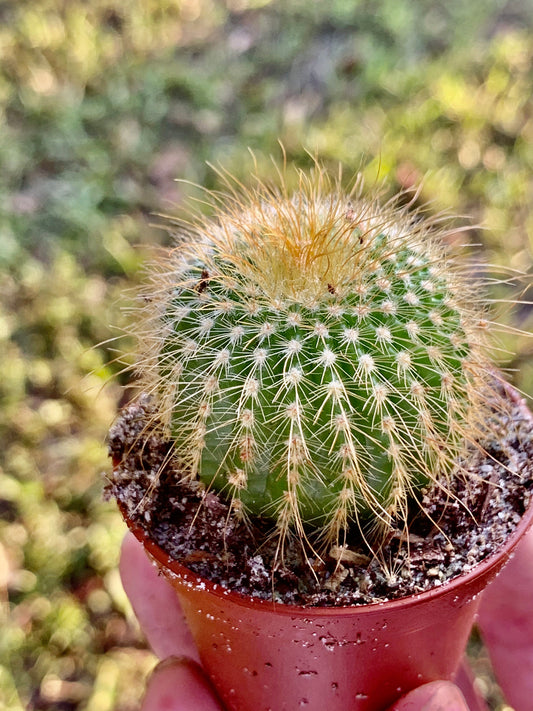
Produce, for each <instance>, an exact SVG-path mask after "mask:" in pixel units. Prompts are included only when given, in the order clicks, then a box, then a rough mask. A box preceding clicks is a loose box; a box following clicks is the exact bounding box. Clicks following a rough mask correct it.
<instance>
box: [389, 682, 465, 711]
mask: <svg viewBox="0 0 533 711" xmlns="http://www.w3.org/2000/svg"><path fill="white" fill-rule="evenodd" d="M388 711H468V706H467V705H466V702H465V700H464V697H463V695H462V694H461V692H460V691H459V689H458V688H457V687H456V686H455V684H452V682H451V681H432V682H430V683H429V684H424V685H423V686H419V687H418V688H416V689H413V691H410V692H409V693H408V694H406V695H405V696H402V698H401V699H400V700H399V701H397V702H396V703H395V704H394V705H393V706H391V707H390V708H389V709H388Z"/></svg>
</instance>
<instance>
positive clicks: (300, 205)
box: [139, 167, 488, 544]
mask: <svg viewBox="0 0 533 711" xmlns="http://www.w3.org/2000/svg"><path fill="white" fill-rule="evenodd" d="M296 175H297V180H296V187H295V189H294V191H289V190H288V188H287V187H286V186H285V184H284V181H280V182H281V183H282V184H281V185H279V186H278V187H270V186H267V185H265V184H263V183H261V182H258V183H256V185H255V187H254V188H253V189H251V190H250V191H247V190H245V189H243V188H240V187H236V188H235V189H231V184H230V183H228V185H229V186H230V189H229V190H228V193H227V194H224V195H220V194H216V195H215V196H213V201H212V202H213V203H214V207H215V213H216V214H215V216H214V217H212V218H201V217H198V218H197V219H196V220H195V221H194V223H193V224H189V225H188V227H187V228H184V233H183V234H182V235H181V237H180V239H179V241H178V243H177V246H176V247H175V249H173V250H172V251H171V252H170V253H169V254H168V257H167V258H166V259H164V260H163V261H162V262H161V264H160V265H159V267H158V268H157V269H155V270H154V272H153V274H152V277H153V278H152V279H151V284H150V287H149V288H148V290H147V293H146V295H147V296H148V297H149V298H148V299H146V301H147V306H146V307H145V311H146V313H145V316H146V317H145V318H144V319H143V320H142V321H143V326H142V328H140V329H139V331H140V332H141V342H142V344H143V349H144V357H143V358H142V359H141V361H140V365H139V370H140V372H141V375H142V383H143V387H144V389H145V390H149V391H150V392H152V393H153V395H154V397H155V399H156V402H157V404H158V408H159V413H160V417H162V419H163V420H164V422H165V423H166V424H167V425H168V428H169V431H170V434H171V436H172V439H173V441H174V453H175V456H176V458H177V461H178V462H179V464H180V470H181V472H182V475H183V476H184V477H189V478H193V479H199V480H200V481H201V482H203V483H204V484H205V486H206V487H207V488H209V489H214V490H216V491H218V492H219V493H220V494H221V495H222V496H223V497H224V498H226V499H227V500H228V501H229V502H231V503H232V505H233V507H234V510H235V512H236V513H237V514H241V515H243V516H246V515H248V514H256V515H260V516H262V517H265V518H270V519H272V521H273V526H274V528H275V529H277V531H278V533H279V535H280V540H283V539H284V538H285V536H286V535H287V534H288V533H289V532H290V531H293V532H295V533H296V534H297V535H299V536H300V537H301V538H309V537H310V536H311V537H314V540H317V541H323V543H324V544H328V543H331V542H338V541H341V542H342V541H343V540H345V536H346V533H347V532H348V531H349V530H350V529H351V528H352V529H357V528H359V530H362V531H364V532H365V535H367V536H372V535H380V536H382V535H383V534H384V533H386V532H387V530H389V529H390V527H391V526H393V525H397V524H398V521H400V522H405V521H406V520H407V517H408V507H409V506H410V505H411V502H412V501H416V500H417V499H420V495H419V492H420V490H421V489H423V488H424V487H426V486H427V485H428V484H430V483H432V482H434V481H436V480H437V479H439V481H443V480H444V481H445V477H446V474H447V473H448V472H449V471H450V468H451V465H452V462H453V460H454V458H455V457H456V456H457V455H458V453H459V452H460V450H461V447H462V446H463V445H464V442H465V440H467V439H469V438H472V437H473V434H472V433H475V430H476V427H477V423H480V422H481V421H482V420H483V417H484V415H483V409H482V408H483V405H482V402H481V400H482V399H483V395H482V394H480V393H482V391H483V383H484V381H486V380H487V378H486V377H485V376H486V373H487V372H488V365H487V364H486V361H485V357H484V355H483V340H484V339H483V337H482V332H483V330H484V326H485V322H484V320H483V318H482V317H481V316H480V312H479V309H478V307H477V305H476V304H477V301H478V298H477V295H476V293H475V289H474V288H473V287H472V286H471V285H470V284H469V282H468V281H467V279H466V278H465V277H464V276H463V271H464V270H463V269H462V268H460V267H458V266H457V264H456V263H455V262H454V261H453V260H452V258H451V257H450V255H449V254H448V252H447V250H446V249H445V247H444V241H445V240H443V236H445V235H446V232H445V228H442V227H439V224H440V223H439V220H433V221H430V220H427V219H425V218H424V217H423V215H422V214H420V213H416V212H415V213H413V211H412V210H411V209H410V207H409V206H407V207H401V206H400V203H401V200H400V199H398V198H395V199H393V200H390V201H388V202H387V203H385V204H383V205H381V204H380V203H379V200H378V198H376V197H375V196H374V197H373V196H368V195H366V194H365V190H364V189H363V187H362V182H361V181H359V180H358V181H356V183H355V187H353V188H352V190H351V191H348V193H346V192H343V190H342V189H341V186H340V181H337V180H334V179H331V178H329V177H328V176H327V174H326V173H325V171H324V170H323V169H321V168H320V167H315V169H314V170H313V171H311V172H310V173H309V174H306V173H303V172H298V171H297V172H296ZM404 197H405V196H404ZM443 477H444V479H443Z"/></svg>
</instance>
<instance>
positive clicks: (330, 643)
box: [319, 637, 335, 652]
mask: <svg viewBox="0 0 533 711" xmlns="http://www.w3.org/2000/svg"><path fill="white" fill-rule="evenodd" d="M319 639H320V641H321V642H322V644H323V645H324V647H325V648H326V649H327V650H328V652H333V650H334V649H335V640H334V639H331V638H330V637H320V638H319Z"/></svg>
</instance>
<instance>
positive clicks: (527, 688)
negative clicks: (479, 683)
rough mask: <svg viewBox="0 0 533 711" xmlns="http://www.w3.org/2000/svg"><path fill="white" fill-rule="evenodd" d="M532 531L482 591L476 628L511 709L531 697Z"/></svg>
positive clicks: (524, 709) (520, 708)
mask: <svg viewBox="0 0 533 711" xmlns="http://www.w3.org/2000/svg"><path fill="white" fill-rule="evenodd" d="M532 590H533V530H531V531H529V533H528V534H527V535H526V537H525V538H524V539H523V540H522V542H521V543H520V544H519V546H518V547H517V549H516V553H515V555H514V558H513V559H512V560H510V561H509V563H508V564H507V565H506V567H505V569H504V570H503V572H502V573H501V575H499V576H498V577H497V578H496V580H495V581H494V582H493V583H491V584H490V585H489V587H488V588H487V589H486V590H485V592H484V593H483V598H482V600H481V605H480V610H479V627H480V630H481V633H482V635H483V639H484V640H485V643H486V645H487V647H488V650H489V654H490V657H491V661H492V664H493V667H494V671H495V674H496V677H497V679H498V681H499V683H500V686H501V687H502V689H503V692H504V694H505V697H506V700H507V702H508V703H509V704H510V705H511V706H512V707H513V708H514V709H515V711H528V710H530V709H531V699H532V698H533V674H531V670H532V669H533V603H532V599H531V591H532Z"/></svg>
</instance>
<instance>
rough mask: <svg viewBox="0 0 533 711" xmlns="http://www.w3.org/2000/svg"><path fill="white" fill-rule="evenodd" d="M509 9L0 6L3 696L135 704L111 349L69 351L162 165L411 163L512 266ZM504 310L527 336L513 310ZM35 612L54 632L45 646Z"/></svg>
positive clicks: (517, 173) (520, 132) (409, 170)
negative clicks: (110, 477)
mask: <svg viewBox="0 0 533 711" xmlns="http://www.w3.org/2000/svg"><path fill="white" fill-rule="evenodd" d="M509 7H510V8H511V9H512V11H511V10H509V9H506V8H507V4H506V3H504V4H503V5H502V3H501V2H499V1H498V2H496V0H494V1H492V0H491V1H490V2H487V0H473V1H472V2H469V3H464V2H459V0H453V1H452V2H448V3H437V2H435V1H434V0H423V2H419V3H413V2H411V0H394V1H392V0H387V1H385V0H380V1H379V2H371V1H370V0H366V1H362V0H359V1H358V2H353V3H349V2H344V0H335V1H334V2H331V3H324V2H316V3H312V2H311V3H310V2H304V1H303V0H290V1H289V2H281V1H280V0H270V2H269V1H268V0H231V2H230V0H228V2H215V1H214V0H179V1H178V0H157V2H156V0H130V1H128V2H122V3H118V2H116V0H93V1H92V2H90V3H87V2H84V1H82V0H69V2H68V3H67V2H61V3H60V2H58V1H57V0H34V1H33V2H19V1H17V0H8V1H7V2H3V3H2V4H1V6H0V54H1V56H2V62H1V65H0V164H1V167H2V170H1V171H0V269H1V270H2V274H1V276H0V294H1V297H0V304H1V305H0V354H1V355H0V367H1V372H2V378H1V382H0V399H1V403H2V407H1V408H0V436H1V438H2V443H3V447H2V454H1V462H0V466H1V471H0V507H1V512H2V521H1V522H0V540H1V548H0V554H2V555H5V557H6V561H7V562H6V564H5V565H4V566H3V569H5V570H6V571H7V573H6V575H5V576H4V578H2V583H1V584H2V586H5V587H6V588H7V593H8V595H9V606H8V607H5V608H2V619H1V623H2V642H1V645H0V655H1V659H0V697H4V696H5V698H6V699H7V701H6V704H7V707H8V708H9V709H18V708H26V707H28V708H30V709H43V710H44V709H52V708H59V707H62V708H69V709H80V710H81V709H89V710H90V711H92V710H93V709H99V711H101V709H111V708H113V707H116V708H117V709H120V710H122V711H123V710H124V709H133V708H137V707H138V698H139V695H140V693H141V691H140V689H141V687H142V682H143V678H144V676H143V675H144V674H145V673H146V672H147V670H148V669H149V667H150V665H152V664H153V659H152V658H151V657H149V656H147V655H146V653H144V652H141V651H140V650H138V649H136V648H135V645H138V644H139V641H138V638H135V637H134V636H133V633H132V632H131V631H130V632H128V628H127V627H126V623H125V622H124V601H123V598H122V597H121V596H120V593H118V592H117V587H118V585H117V582H116V577H113V575H112V574H111V573H110V572H108V571H112V570H113V569H114V566H115V563H116V559H117V544H118V541H119V539H120V537H121V535H122V532H123V528H122V524H121V523H120V522H119V518H118V516H117V515H116V514H115V512H114V510H113V508H112V507H109V506H108V505H106V504H103V503H101V502H100V492H101V483H100V482H99V480H98V472H100V471H102V470H104V469H105V468H106V467H107V460H106V452H105V444H104V440H105V433H106V430H107V429H108V427H109V423H110V422H111V420H112V418H113V413H114V411H115V408H116V401H117V399H118V389H117V388H116V387H115V388H114V387H111V388H108V389H106V390H104V392H103V394H101V395H99V396H98V397H97V393H98V392H99V391H100V389H101V387H102V385H103V384H104V382H105V381H106V380H107V378H108V377H109V376H110V375H111V374H112V373H116V372H117V371H118V370H119V369H120V367H121V366H120V365H119V364H110V361H111V360H112V359H113V358H114V357H115V354H116V346H115V345H113V344H112V343H108V344H107V345H104V346H101V347H100V348H98V349H96V350H95V351H91V350H90V349H91V347H92V346H93V345H94V344H95V343H99V342H101V341H106V340H108V339H109V338H113V337H114V336H115V333H114V332H113V331H110V329H109V324H110V323H116V324H118V323H120V314H119V313H118V306H117V303H118V301H119V300H120V302H121V303H122V304H123V303H124V295H123V291H124V288H125V285H126V284H127V285H131V284H132V283H134V282H135V281H136V280H137V273H138V267H139V264H140V263H141V262H142V261H143V257H144V252H145V249H144V248H145V247H146V246H149V245H151V244H154V243H162V242H164V240H166V235H165V233H164V232H163V231H160V230H157V229H154V228H153V227H151V223H154V222H159V220H158V219H157V218H155V217H154V216H153V215H154V213H155V214H157V213H168V212H173V211H175V205H176V204H177V203H179V202H180V201H181V199H182V196H183V194H184V192H187V191H188V188H186V187H184V186H183V185H180V184H177V183H175V182H174V178H176V177H179V178H185V179H187V180H191V181H195V182H198V183H201V184H203V185H207V186H208V187H217V186H218V184H217V177H216V175H214V173H213V172H212V171H211V170H210V169H209V168H208V167H206V165H205V161H206V160H209V161H211V162H213V163H217V162H218V161H221V162H222V163H223V164H224V165H226V166H228V167H229V168H230V170H231V171H232V172H233V173H234V174H235V175H237V176H238V177H245V173H246V172H248V167H247V165H246V161H245V160H243V156H244V155H245V154H246V148H247V147H248V146H251V147H253V149H254V150H255V152H256V154H257V157H258V160H259V161H261V162H264V161H263V156H268V155H269V154H270V153H275V154H276V155H279V153H278V148H277V143H276V142H277V139H278V138H281V139H282V140H283V143H284V145H285V146H286V149H287V152H288V156H289V158H290V159H293V160H296V161H297V162H298V163H299V164H301V165H308V164H309V162H310V159H309V157H308V156H307V155H306V154H305V152H304V149H305V148H309V149H310V150H311V151H314V150H315V149H317V150H318V151H319V152H320V155H321V158H322V159H323V160H324V161H325V162H326V163H329V164H331V165H332V166H334V167H336V163H337V162H338V161H339V160H342V162H343V163H344V164H345V165H346V167H347V171H348V172H350V171H354V172H355V170H357V169H359V168H361V167H362V168H364V169H365V170H366V174H367V178H368V179H369V180H370V182H372V181H373V180H376V179H378V178H379V177H380V176H382V175H386V176H387V178H388V180H389V182H392V183H395V184H396V185H397V186H399V187H401V186H407V185H408V184H409V183H410V182H411V181H412V180H415V179H418V178H419V177H425V181H424V187H423V192H422V199H423V200H434V201H435V200H436V201H437V205H445V206H449V207H451V209H452V210H453V211H454V212H457V213H463V214H471V215H473V217H474V221H478V222H480V223H482V224H483V225H484V228H485V229H484V231H483V232H479V231H475V232H473V234H472V237H471V240H472V241H476V242H480V241H481V242H483V243H484V245H485V246H486V248H487V250H488V255H489V261H490V262H493V263H495V264H496V265H498V264H500V265H504V266H505V267H513V268H518V269H530V268H531V249H532V244H531V241H530V239H531V238H530V235H531V234H533V230H532V229H531V227H532V219H533V218H532V213H531V206H530V201H529V197H528V196H529V195H530V194H531V175H532V174H533V171H532V168H533V165H532V163H533V157H532V154H531V145H532V144H533V143H532V140H531V133H532V126H531V119H530V115H531V96H532V95H533V92H532V91H531V75H532V71H531V70H532V65H533V57H532V52H531V46H532V43H531V38H532V36H533V34H532V31H533V25H532V21H531V20H532V17H531V15H532V12H531V3H523V4H519V3H515V4H513V5H512V6H511V5H510V6H509ZM362 155H363V156H365V158H363V159H362V158H361V156H362ZM266 170H267V168H266V167H265V171H266ZM428 171H429V173H428ZM458 239H461V238H460V237H458ZM495 296H496V297H497V298H501V299H506V298H508V292H507V290H506V289H505V288H504V287H500V288H499V291H498V292H496V293H495ZM502 309H505V305H504V304H502ZM517 316H518V321H517V322H516V323H517V325H518V326H520V327H521V328H523V329H524V330H526V331H527V330H531V325H532V319H531V312H530V310H529V309H528V308H527V307H523V308H522V309H520V310H519V311H518V315H517ZM511 338H512V340H513V342H512V343H511V342H510V340H511ZM125 348H126V349H127V346H122V345H121V350H124V349H125ZM501 350H502V353H503V355H504V356H505V351H506V350H509V351H511V350H512V351H514V352H517V354H518V355H517V356H516V357H515V358H514V359H513V360H510V361H508V363H507V364H508V366H509V368H511V369H514V368H517V367H518V365H520V376H517V382H518V383H519V384H520V385H521V387H522V388H523V389H524V390H525V391H531V383H532V382H533V365H532V364H531V363H532V360H531V357H530V356H531V353H530V345H528V343H527V342H526V341H525V340H521V339H519V338H517V337H515V336H513V337H510V336H506V335H505V334H503V335H502V342H501ZM105 531H108V534H105ZM106 600H107V602H106ZM64 603H65V604H66V608H65V609H68V610H70V611H72V610H73V609H77V610H78V611H77V612H75V613H74V614H73V619H76V620H77V621H79V622H80V629H81V630H82V631H83V633H84V634H86V635H88V636H87V637H85V638H84V641H85V642H87V644H84V643H83V644H80V643H79V640H78V642H76V640H74V641H73V640H72V639H70V638H69V637H68V634H69V633H68V629H69V625H70V622H68V620H67V618H69V615H70V614H71V612H68V613H66V617H65V615H54V614H52V613H51V608H56V607H58V608H59V607H61V606H62V605H63V604H64ZM8 612H9V616H8V615H7V613H8ZM65 620H67V621H65ZM63 625H66V628H67V632H66V633H65V635H63V637H62V633H61V628H62V626H63ZM54 626H55V627H56V628H57V630H58V637H59V639H61V638H63V639H67V641H68V640H69V639H70V641H68V643H67V644H66V645H63V646H61V645H60V646H57V645H53V646H50V645H49V644H48V642H49V640H50V639H51V637H52V635H53V633H54V631H57V630H54V629H53V627H54ZM104 650H105V651H106V655H105V658H102V654H103V651H104ZM37 659H38V660H39V662H38V663H35V660H37ZM15 689H16V690H18V691H15ZM17 696H20V700H17Z"/></svg>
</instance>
